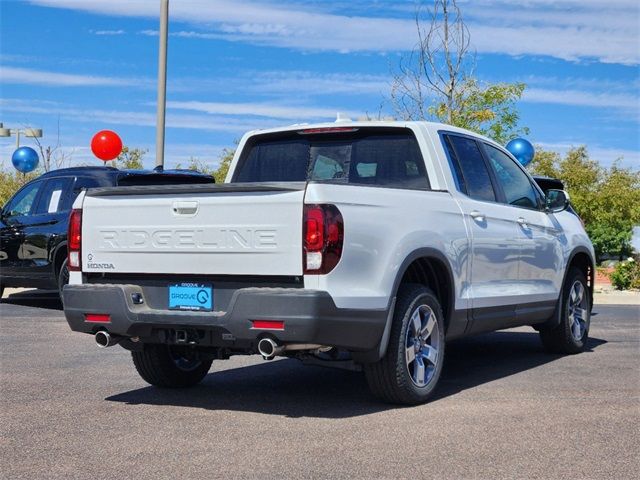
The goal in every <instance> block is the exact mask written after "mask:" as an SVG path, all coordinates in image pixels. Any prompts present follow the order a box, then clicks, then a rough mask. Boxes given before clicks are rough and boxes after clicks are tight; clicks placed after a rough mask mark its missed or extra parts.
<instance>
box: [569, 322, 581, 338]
mask: <svg viewBox="0 0 640 480" xmlns="http://www.w3.org/2000/svg"><path fill="white" fill-rule="evenodd" d="M571 330H572V333H573V337H574V338H575V339H576V340H579V339H580V338H581V337H582V328H581V327H580V322H579V321H577V320H574V322H573V325H572V326H571Z"/></svg>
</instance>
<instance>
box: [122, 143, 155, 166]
mask: <svg viewBox="0 0 640 480" xmlns="http://www.w3.org/2000/svg"><path fill="white" fill-rule="evenodd" d="M148 151H149V150H143V149H142V148H129V147H127V146H126V145H125V146H124V147H122V152H120V155H118V157H117V158H116V159H115V160H114V162H113V163H114V166H115V167H117V168H119V169H121V170H142V169H143V168H144V164H143V158H144V156H145V155H146V154H147V152H148Z"/></svg>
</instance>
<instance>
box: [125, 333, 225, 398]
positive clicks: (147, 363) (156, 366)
mask: <svg viewBox="0 0 640 480" xmlns="http://www.w3.org/2000/svg"><path fill="white" fill-rule="evenodd" d="M131 357H132V358H133V364H134V365H135V367H136V370H137V371H138V374H140V376H141V377H142V379H143V380H145V381H146V382H147V383H150V384H151V385H155V386H156V387H166V388H185V387H191V386H193V385H196V384H198V383H200V381H201V380H202V379H203V378H204V377H205V376H206V375H207V373H208V372H209V368H211V363H212V361H211V360H210V359H204V358H201V357H200V355H199V354H198V351H197V350H193V349H190V348H189V347H178V346H169V345H155V344H148V345H145V347H144V349H143V350H141V351H139V352H138V351H133V352H131Z"/></svg>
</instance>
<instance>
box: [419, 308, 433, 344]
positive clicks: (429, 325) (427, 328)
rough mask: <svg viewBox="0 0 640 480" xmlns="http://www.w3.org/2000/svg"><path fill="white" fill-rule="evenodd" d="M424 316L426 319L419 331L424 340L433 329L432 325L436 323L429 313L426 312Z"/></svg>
mask: <svg viewBox="0 0 640 480" xmlns="http://www.w3.org/2000/svg"><path fill="white" fill-rule="evenodd" d="M425 316H426V317H427V321H426V323H425V325H424V328H423V329H422V331H421V332H420V333H421V334H422V338H424V339H425V340H426V339H427V338H429V337H430V336H431V332H432V331H433V326H434V325H435V324H436V321H435V319H434V318H433V315H431V314H430V313H427V314H426V315H425Z"/></svg>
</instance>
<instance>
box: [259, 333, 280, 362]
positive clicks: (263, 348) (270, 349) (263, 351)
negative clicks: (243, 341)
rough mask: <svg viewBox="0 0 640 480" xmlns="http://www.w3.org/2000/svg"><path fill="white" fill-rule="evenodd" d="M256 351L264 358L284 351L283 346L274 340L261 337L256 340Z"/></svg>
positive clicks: (267, 358) (268, 358)
mask: <svg viewBox="0 0 640 480" xmlns="http://www.w3.org/2000/svg"><path fill="white" fill-rule="evenodd" d="M258 352H260V355H262V357H263V358H264V359H265V360H271V359H272V358H273V357H275V356H276V355H279V354H280V353H282V352H284V346H282V345H278V344H277V343H276V342H275V340H272V339H270V338H263V339H262V340H260V341H259V342H258Z"/></svg>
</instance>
